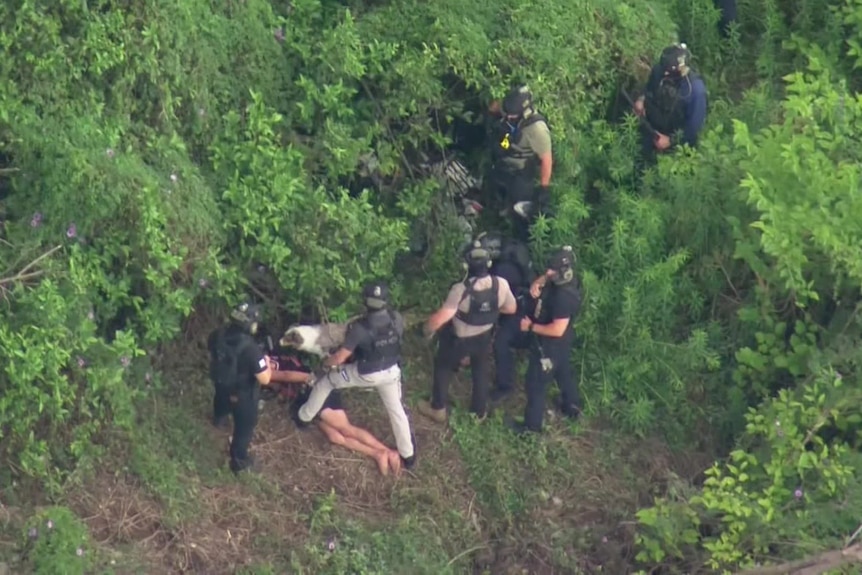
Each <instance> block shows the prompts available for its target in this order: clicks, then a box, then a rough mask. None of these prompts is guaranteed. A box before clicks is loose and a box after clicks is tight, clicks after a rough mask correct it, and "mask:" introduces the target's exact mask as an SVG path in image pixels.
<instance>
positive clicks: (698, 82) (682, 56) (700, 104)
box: [634, 44, 708, 163]
mask: <svg viewBox="0 0 862 575" xmlns="http://www.w3.org/2000/svg"><path fill="white" fill-rule="evenodd" d="M707 100H708V97H707V91H706V84H704V82H703V78H701V77H700V75H699V74H697V73H696V72H694V71H693V70H692V69H691V53H690V52H689V51H688V48H686V45H685V44H675V45H673V46H669V47H667V48H665V49H664V50H663V51H662V53H661V58H660V59H659V62H658V64H656V65H655V66H653V69H652V72H651V73H650V77H649V80H648V81H647V85H646V88H645V90H644V95H643V96H641V97H640V98H638V99H637V100H636V101H635V103H634V112H635V114H637V115H638V116H640V117H643V118H646V121H647V124H649V125H648V126H645V125H643V124H642V129H641V150H642V154H643V159H644V160H645V161H646V162H647V163H654V162H655V159H656V154H657V153H664V152H667V151H668V150H670V149H672V148H674V147H676V146H678V145H679V144H688V145H689V146H691V147H692V148H693V147H695V146H697V139H698V135H699V134H700V131H701V129H703V126H704V124H705V123H706V114H707ZM678 132H679V133H680V134H679V135H677V133H678Z"/></svg>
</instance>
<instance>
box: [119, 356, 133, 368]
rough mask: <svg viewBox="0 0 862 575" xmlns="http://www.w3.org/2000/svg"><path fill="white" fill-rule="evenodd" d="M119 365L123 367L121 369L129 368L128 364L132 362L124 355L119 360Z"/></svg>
mask: <svg viewBox="0 0 862 575" xmlns="http://www.w3.org/2000/svg"><path fill="white" fill-rule="evenodd" d="M120 363H121V364H122V365H123V367H129V364H130V363H132V360H131V359H129V358H128V357H126V356H125V355H124V356H123V357H121V358H120Z"/></svg>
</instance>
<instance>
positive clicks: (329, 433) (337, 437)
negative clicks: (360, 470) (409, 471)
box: [318, 410, 389, 475]
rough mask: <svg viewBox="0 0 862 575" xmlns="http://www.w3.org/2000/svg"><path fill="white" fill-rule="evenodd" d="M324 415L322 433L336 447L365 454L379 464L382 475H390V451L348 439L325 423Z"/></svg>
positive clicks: (321, 424)
mask: <svg viewBox="0 0 862 575" xmlns="http://www.w3.org/2000/svg"><path fill="white" fill-rule="evenodd" d="M327 411H331V410H327ZM322 415H323V414H321V419H320V422H319V423H318V425H319V426H320V429H321V431H323V433H324V434H326V437H327V438H328V439H329V441H331V442H332V443H334V444H335V445H341V446H344V447H346V448H348V449H352V450H353V451H358V452H359V453H362V454H365V455H367V456H369V457H371V458H373V459H374V461H376V462H377V467H378V469H380V473H382V474H383V475H388V474H389V454H388V450H386V449H385V448H384V449H383V450H380V449H375V448H373V447H371V446H369V445H366V444H365V443H362V442H361V441H359V440H356V439H354V438H352V437H347V436H345V435H344V434H343V433H341V432H340V431H339V430H338V429H336V428H335V427H333V426H332V425H330V424H328V423H326V422H325V421H323V419H324V418H323V417H322Z"/></svg>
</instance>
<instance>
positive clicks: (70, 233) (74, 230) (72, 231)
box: [66, 224, 78, 239]
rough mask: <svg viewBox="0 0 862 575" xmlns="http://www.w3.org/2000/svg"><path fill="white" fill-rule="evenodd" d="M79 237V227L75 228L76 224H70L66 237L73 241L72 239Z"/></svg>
mask: <svg viewBox="0 0 862 575" xmlns="http://www.w3.org/2000/svg"><path fill="white" fill-rule="evenodd" d="M77 235H78V228H77V226H75V224H69V227H68V228H66V237H67V238H70V239H71V238H74V237H76V236H77Z"/></svg>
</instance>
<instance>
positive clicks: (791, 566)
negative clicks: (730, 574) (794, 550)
mask: <svg viewBox="0 0 862 575" xmlns="http://www.w3.org/2000/svg"><path fill="white" fill-rule="evenodd" d="M850 563H862V543H857V544H856V545H851V546H850V547H847V548H845V549H842V550H839V551H826V552H825V553H821V554H819V555H814V556H811V557H806V558H805V559H799V560H798V561H791V562H789V563H782V564H780V565H770V566H768V567H755V568H754V569H748V570H746V571H739V572H737V573H735V574H734V575H820V574H821V573H825V572H826V571H829V570H831V569H837V568H838V567H841V566H842V565H847V564H850Z"/></svg>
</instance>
